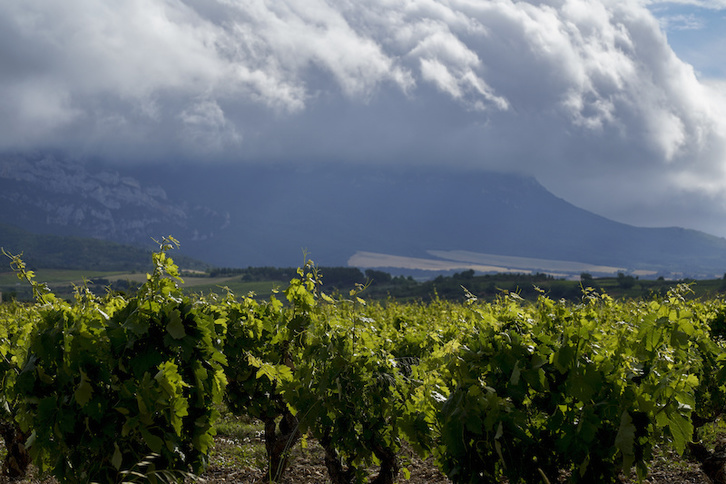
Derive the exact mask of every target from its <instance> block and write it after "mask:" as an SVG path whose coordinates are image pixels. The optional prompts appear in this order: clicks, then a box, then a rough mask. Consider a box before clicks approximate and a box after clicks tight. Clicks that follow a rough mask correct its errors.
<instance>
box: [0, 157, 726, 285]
mask: <svg viewBox="0 0 726 484" xmlns="http://www.w3.org/2000/svg"><path fill="white" fill-rule="evenodd" d="M0 189H1V190H0V208H1V209H2V210H0V223H4V224H8V225H12V226H16V227H21V228H23V229H24V230H29V231H32V232H35V233H46V234H59V235H72V236H84V237H93V238H95V239H103V240H108V241H114V242H118V243H125V244H131V245H135V246H140V247H148V248H149V249H153V248H154V247H153V242H152V238H158V237H160V236H161V235H163V234H171V235H173V236H174V237H176V238H177V239H179V240H180V241H181V243H182V249H181V253H183V254H185V255H187V256H190V257H193V258H196V259H201V260H204V261H208V262H209V263H210V264H212V265H215V266H220V267H248V266H277V267H290V266H293V267H294V266H298V265H300V264H302V262H303V257H304V256H303V253H304V252H305V253H307V254H308V256H309V257H310V258H312V259H313V260H314V261H316V262H317V263H319V264H321V265H326V266H342V265H351V266H357V267H361V268H368V267H375V268H382V269H396V268H401V267H403V266H402V265H401V264H403V263H402V262H401V261H405V264H408V265H413V266H414V267H413V270H415V269H422V270H427V271H428V272H429V273H432V271H439V272H440V271H444V272H445V271H452V270H453V271H457V270H462V269H467V268H474V269H476V270H478V271H484V272H486V271H487V270H488V268H491V270H493V271H504V272H507V271H508V272H537V271H541V272H547V273H551V274H569V275H578V274H579V273H580V272H592V273H593V274H595V275H598V274H601V275H614V274H616V273H617V272H626V273H631V274H635V275H641V276H645V277H650V276H653V277H656V276H660V275H663V276H665V277H675V278H679V277H696V278H713V277H721V275H723V273H724V272H726V239H724V238H720V237H715V236H712V235H709V234H706V233H703V232H698V231H695V230H687V229H683V228H677V227H669V228H642V227H634V226H631V225H627V224H623V223H618V222H615V221H612V220H609V219H606V218H604V217H602V216H599V215H596V214H593V213H591V212H588V211H586V210H583V209H580V208H578V207H576V206H574V205H572V204H570V203H568V202H567V201H565V200H563V199H561V198H558V197H556V196H555V195H553V194H552V193H550V192H549V191H547V190H546V189H545V188H544V187H543V186H542V185H541V184H539V183H538V182H537V180H535V179H533V178H531V177H525V176H520V175H516V174H505V173H491V172H481V171H464V170H453V169H448V170H447V169H442V168H421V167H418V168H413V167H412V166H404V165H395V166H384V165H372V166H362V165H342V164H341V165H330V164H328V165H324V164H315V163H305V162H297V163H295V164H293V163H290V164H279V165H274V164H269V165H265V164H257V165H249V164H237V165H221V164H220V165H201V164H200V165H198V166H191V165H175V164H168V165H160V164H156V165H145V166H140V165H134V166H129V167H126V168H124V169H123V170H122V171H121V170H120V168H119V167H114V168H113V169H111V168H109V167H104V166H102V165H93V164H85V165H80V164H78V163H71V162H69V161H64V160H61V159H56V158H54V157H52V156H40V155H39V156H36V157H35V158H22V157H18V156H15V157H4V158H3V157H0ZM89 250H90V249H89ZM26 252H27V249H26ZM361 254H373V255H374V258H375V259H376V260H377V262H371V260H372V259H371V258H370V257H369V258H367V259H365V260H363V259H362V258H361ZM111 260H114V259H113V258H112V259H111ZM384 260H385V261H388V262H381V261H384ZM390 261H397V262H396V264H398V265H395V264H392V263H391V262H390ZM54 263H55V264H59V263H60V262H59V261H58V260H56V261H55V262H54ZM98 263H101V262H98ZM386 264H389V265H386Z"/></svg>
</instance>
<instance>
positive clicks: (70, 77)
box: [0, 0, 726, 224]
mask: <svg viewBox="0 0 726 484" xmlns="http://www.w3.org/2000/svg"><path fill="white" fill-rule="evenodd" d="M681 3H684V4H685V3H690V4H692V5H700V6H701V7H704V8H726V1H724V0H719V1H717V2H708V4H706V2H696V1H693V2H681ZM670 4H674V2H670ZM662 5H665V4H664V3H662V2H654V1H651V2H648V1H643V2H632V1H626V0H558V1H555V0H542V1H535V0H530V1H516V2H515V1H513V0H496V1H491V2H479V1H475V0H369V1H366V2H358V1H354V0H338V1H335V2H333V1H326V0H306V1H305V2H303V1H301V0H279V1H275V2H268V1H264V0H219V1H217V2H204V1H201V0H146V1H142V0H132V1H128V2H115V3H108V2H101V1H100V0H68V1H66V2H63V3H57V2H52V1H49V0H26V1H24V2H4V3H1V4H0V63H1V64H2V65H3V69H2V71H0V149H26V148H32V147H44V148H45V147H47V148H58V149H66V150H69V151H74V150H75V151H78V152H80V153H86V154H95V155H98V156H109V157H115V158H117V159H124V158H127V159H133V160H152V159H154V158H156V157H159V158H168V157H170V156H179V157H187V158H191V157H199V158H201V157H203V158H205V159H214V158H220V159H227V160H230V159H238V160H240V161H249V160H259V159H282V160H289V159H292V158H298V159H305V160H309V159H320V158H324V159H326V160H340V161H345V160H356V161H358V162H361V161H364V162H380V163H389V162H402V163H447V164H458V165H466V166H480V167H482V168H483V169H489V168H496V169H511V170H516V171H523V172H528V173H532V174H535V175H536V176H537V177H538V178H540V179H541V180H542V181H543V182H544V183H545V184H546V185H547V186H548V187H550V188H551V189H553V190H554V191H555V192H556V193H557V194H559V195H560V196H563V197H565V198H568V199H569V200H571V201H573V202H575V203H578V204H580V205H583V206H585V207H586V208H590V209H594V210H596V211H598V212H600V213H603V214H607V215H611V216H617V217H619V218H620V219H621V220H627V221H631V222H636V223H650V222H652V223H656V222H657V223H660V222H661V221H663V220H666V219H667V218H666V217H665V215H664V216H663V217H661V215H663V214H664V213H665V212H664V211H663V210H662V208H661V207H663V206H666V205H667V206H669V207H670V213H669V214H668V217H670V218H669V219H668V220H676V219H678V217H679V215H678V214H679V213H680V214H682V216H681V219H683V220H686V219H689V220H690V221H691V224H693V223H695V222H694V217H693V216H692V213H693V210H695V209H694V208H693V207H702V206H705V205H706V201H708V203H709V204H710V205H708V206H709V208H708V210H711V211H713V210H715V209H713V208H712V207H722V208H723V210H726V173H725V171H726V170H725V168H724V166H725V165H726V158H724V157H725V156H726V124H725V123H726V121H725V120H726V96H725V95H724V93H726V88H724V85H723V84H722V83H719V82H717V81H716V80H710V81H704V80H701V79H699V78H698V77H697V76H696V73H695V72H694V69H693V68H692V67H691V66H690V65H688V64H687V63H685V62H683V61H682V60H681V59H679V58H678V57H677V56H676V55H675V54H674V52H673V51H672V49H671V48H670V46H669V45H668V40H667V38H666V36H665V34H664V33H663V30H664V27H663V26H662V25H660V24H659V22H658V20H657V19H656V17H655V16H654V14H653V13H651V11H649V10H648V9H649V8H650V9H654V8H659V7H660V6H662ZM676 20H678V19H676V18H675V17H671V19H670V20H669V22H671V23H669V24H668V25H669V26H668V28H675V26H676V25H677V24H676V23H674V22H675V21H676ZM695 20H697V19H696V18H695V17H689V16H688V15H685V16H683V17H682V18H681V19H680V20H679V21H680V22H681V23H680V25H682V26H690V27H696V26H697V23H696V22H695ZM180 140H181V141H180ZM674 193H677V194H678V197H677V199H678V204H671V203H670V202H671V200H673V198H672V197H673V194H674ZM688 200H690V202H688ZM689 203H690V205H688V204H689ZM687 205H688V206H689V207H691V208H679V207H686V206H687ZM719 210H721V209H719ZM709 213H711V212H709ZM717 213H722V212H713V216H712V217H711V218H710V219H709V220H716V218H715V217H716V215H715V214H717ZM709 217H710V216H709ZM704 220H705V218H704ZM704 223H705V222H704ZM708 223H709V224H710V223H711V222H708Z"/></svg>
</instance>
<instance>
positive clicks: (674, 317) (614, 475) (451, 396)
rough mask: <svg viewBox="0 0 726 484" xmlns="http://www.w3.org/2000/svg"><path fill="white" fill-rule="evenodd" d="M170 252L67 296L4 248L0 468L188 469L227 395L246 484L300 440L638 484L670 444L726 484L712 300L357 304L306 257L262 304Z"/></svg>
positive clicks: (512, 477) (724, 320)
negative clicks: (258, 445)
mask: <svg viewBox="0 0 726 484" xmlns="http://www.w3.org/2000/svg"><path fill="white" fill-rule="evenodd" d="M174 245H175V241H174V240H173V239H171V238H170V239H165V240H164V241H162V243H161V244H160V250H159V252H157V253H155V254H154V255H153V267H154V269H153V271H152V272H151V273H150V274H148V275H147V280H146V282H145V283H144V284H143V285H141V286H140V288H139V289H138V290H137V291H136V292H135V293H133V294H125V295H120V294H111V293H109V294H106V295H104V296H97V295H94V294H93V293H91V292H90V291H88V290H87V289H85V288H84V287H78V288H77V289H76V294H75V297H74V299H73V300H71V301H66V300H63V299H60V298H58V297H56V296H55V295H54V294H53V293H52V292H50V291H49V290H48V288H47V287H46V286H44V285H43V284H42V283H39V282H36V281H35V279H34V274H33V273H32V272H31V271H29V270H27V269H26V266H25V265H24V263H23V261H22V260H21V259H20V258H19V257H16V256H11V263H12V265H13V267H14V269H15V271H16V272H17V274H18V277H19V278H20V279H22V280H24V281H26V282H27V284H29V285H30V286H31V287H32V290H33V293H34V297H35V303H33V304H20V303H14V302H11V303H5V304H2V305H0V356H2V358H0V377H1V378H2V388H1V392H0V400H1V402H0V403H2V405H1V406H0V427H1V430H2V433H3V438H4V441H5V452H6V455H5V460H4V463H3V473H4V474H5V475H6V476H9V477H19V476H23V475H25V473H26V472H27V471H28V468H29V466H30V465H31V464H32V465H33V466H34V467H35V468H37V469H38V470H39V471H40V472H43V473H46V474H48V475H52V476H54V477H55V478H56V479H57V480H58V481H60V482H64V483H65V482H68V483H86V482H98V483H117V482H176V481H182V480H184V479H190V478H193V476H195V475H200V474H202V473H203V472H204V471H205V469H207V468H208V466H209V462H210V460H209V459H210V452H211V451H212V450H213V448H214V445H215V435H216V434H217V431H218V429H219V425H220V409H221V408H224V409H225V412H230V413H231V414H232V415H235V416H238V417H240V418H245V419H249V420H250V421H259V422H261V426H262V428H263V429H264V432H263V439H264V448H265V455H266V457H265V460H266V470H265V471H264V472H261V473H260V475H259V476H257V478H258V479H259V480H260V481H261V482H279V481H280V480H281V479H283V477H284V475H285V472H286V471H288V470H289V467H290V456H291V455H292V454H293V453H294V452H295V450H296V449H298V448H299V447H300V446H310V445H313V443H314V445H315V446H318V447H319V449H320V456H321V459H322V461H323V463H324V466H325V469H326V471H327V476H326V477H325V479H327V482H331V483H333V484H349V483H363V482H370V483H375V484H392V483H394V482H405V481H406V479H407V478H408V477H409V475H410V469H409V468H408V467H407V465H408V462H409V459H408V458H402V457H401V456H402V453H405V452H409V453H414V454H415V456H416V458H417V459H428V460H429V461H430V462H433V463H435V465H436V467H437V468H438V469H439V471H440V472H441V473H443V474H444V475H446V476H447V477H448V479H450V480H451V481H452V482H454V483H475V482H476V483H478V482H482V483H487V482H489V483H499V482H509V483H517V482H525V483H553V482H559V481H560V480H562V479H565V480H566V481H568V482H579V483H593V482H598V483H608V482H620V479H621V477H622V476H623V475H631V474H633V473H634V475H635V476H636V479H638V480H644V479H645V478H646V477H647V476H648V473H649V468H650V466H651V462H652V461H653V458H654V455H655V454H656V453H658V452H663V451H664V450H663V449H667V451H668V452H673V453H676V454H687V455H688V456H690V457H691V458H692V459H695V460H697V461H698V462H700V464H701V466H702V468H703V471H704V472H705V473H706V474H707V475H709V477H710V478H711V480H712V481H713V482H717V483H724V482H726V477H725V476H724V468H723V465H724V460H723V454H724V448H725V446H724V445H723V444H720V443H719V442H718V440H719V437H718V436H719V435H720V433H721V432H722V429H723V426H722V423H721V422H722V421H721V417H722V413H723V411H724V410H725V409H726V352H725V351H724V346H725V345H726V340H725V339H724V338H726V302H724V301H723V300H720V299H713V298H709V299H707V300H701V299H697V298H693V297H691V294H690V289H689V287H688V286H685V285H680V286H676V287H674V288H672V289H671V290H670V291H669V292H668V293H667V294H664V295H657V296H656V295H654V296H652V297H651V298H647V299H637V300H635V299H634V300H618V301H616V300H614V299H612V298H610V297H608V296H607V295H605V294H601V293H599V292H597V291H594V290H590V289H585V290H584V291H583V294H582V297H581V299H580V301H578V302H576V303H572V302H566V301H564V300H553V299H550V298H549V297H547V296H546V295H544V294H542V295H540V297H539V298H538V299H537V300H536V301H535V302H527V301H524V300H522V299H521V298H520V297H519V296H518V295H517V294H514V293H510V294H502V296H501V297H499V298H498V299H497V300H496V301H494V302H485V301H480V300H477V298H476V297H475V296H473V295H472V294H468V293H467V292H466V289H465V288H462V292H463V293H464V294H468V298H467V300H466V302H464V303H459V302H457V303H454V302H448V301H445V300H439V299H434V300H433V301H431V302H426V303H423V302H420V303H411V302H407V303H398V302H396V301H393V300H388V301H383V302H371V301H366V300H365V299H364V297H365V287H363V286H358V287H355V288H352V289H351V290H350V291H349V292H345V293H344V294H343V295H335V296H334V297H333V296H331V295H328V294H326V293H324V292H323V291H322V285H321V281H322V278H323V277H324V274H321V273H320V272H319V271H318V269H317V268H316V267H315V265H314V264H313V263H312V262H308V263H307V264H306V265H305V266H304V267H302V268H300V269H298V271H297V274H296V276H295V277H294V278H292V280H291V281H290V283H289V285H288V286H287V288H286V289H284V291H282V292H280V293H275V294H273V295H272V296H271V297H270V298H269V300H266V301H259V300H257V299H255V298H253V297H252V296H251V295H241V296H240V295H235V294H232V293H231V292H230V293H228V294H227V295H226V296H218V295H214V294H211V295H197V296H189V295H185V294H184V293H183V292H182V290H181V288H180V285H181V283H182V280H181V278H180V276H179V270H178V268H177V266H176V265H175V264H174V262H173V260H172V258H171V257H170V256H169V252H170V250H171V249H173V247H174ZM705 435H708V436H709V440H708V441H705V440H704V436H705ZM714 436H715V437H714ZM241 445H242V444H241ZM140 463H143V464H144V465H143V466H140ZM142 468H143V472H141V471H140V470H139V469H142ZM563 476H564V477H563Z"/></svg>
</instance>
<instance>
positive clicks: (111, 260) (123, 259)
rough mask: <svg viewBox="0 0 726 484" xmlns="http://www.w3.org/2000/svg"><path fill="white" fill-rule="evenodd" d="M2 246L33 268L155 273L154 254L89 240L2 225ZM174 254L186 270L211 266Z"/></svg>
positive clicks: (177, 261)
mask: <svg viewBox="0 0 726 484" xmlns="http://www.w3.org/2000/svg"><path fill="white" fill-rule="evenodd" d="M0 247H2V248H3V249H5V251H6V252H8V253H10V254H13V255H17V254H20V253H22V259H23V261H24V262H25V263H26V264H27V265H28V267H30V268H32V269H39V268H43V269H78V270H94V271H139V272H142V271H148V270H151V251H150V250H147V249H142V248H138V247H133V246H130V245H124V244H118V243H115V242H109V241H105V240H97V239H92V238H88V237H73V236H59V235H39V234H33V233H31V232H28V231H26V230H23V229H19V228H17V227H12V226H9V225H4V224H0ZM171 255H172V257H173V258H174V261H175V262H176V263H177V264H178V265H180V266H182V267H184V268H187V269H203V268H206V267H207V266H206V264H204V263H201V262H199V261H196V260H193V259H191V258H190V257H187V256H183V255H180V254H171ZM9 262H10V261H9V260H6V261H4V262H0V272H5V271H9V270H10V268H9ZM2 264H4V265H5V267H4V268H3V266H2Z"/></svg>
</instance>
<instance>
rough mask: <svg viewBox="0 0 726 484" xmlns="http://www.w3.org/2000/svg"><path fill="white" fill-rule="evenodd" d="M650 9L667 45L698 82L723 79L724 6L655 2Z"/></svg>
mask: <svg viewBox="0 0 726 484" xmlns="http://www.w3.org/2000/svg"><path fill="white" fill-rule="evenodd" d="M650 9H651V11H652V12H653V14H654V15H655V16H656V18H658V20H659V21H660V23H661V26H662V28H663V30H664V31H665V33H666V35H667V36H668V43H669V44H670V46H671V47H672V48H673V50H674V51H675V53H676V54H677V55H678V57H680V58H681V60H683V61H685V62H688V63H689V64H691V65H692V66H693V68H694V69H695V71H696V74H697V75H698V77H699V78H700V79H703V80H706V79H726V6H719V5H718V4H716V3H715V2H714V3H713V4H710V5H709V6H708V7H704V6H694V5H686V4H679V3H655V4H651V6H650Z"/></svg>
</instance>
